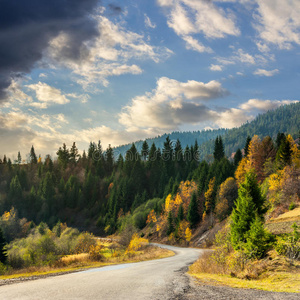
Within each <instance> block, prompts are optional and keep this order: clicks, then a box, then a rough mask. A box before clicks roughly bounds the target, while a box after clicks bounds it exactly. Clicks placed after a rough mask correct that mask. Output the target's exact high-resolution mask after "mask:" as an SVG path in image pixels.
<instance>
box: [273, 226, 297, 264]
mask: <svg viewBox="0 0 300 300" xmlns="http://www.w3.org/2000/svg"><path fill="white" fill-rule="evenodd" d="M292 228H293V232H292V233H290V234H286V235H284V236H282V237H278V238H277V241H276V244H275V250H276V251H277V253H278V254H281V255H284V256H286V257H288V258H289V259H290V260H300V232H299V231H298V229H299V226H297V224H296V223H294V224H293V226H292Z"/></svg>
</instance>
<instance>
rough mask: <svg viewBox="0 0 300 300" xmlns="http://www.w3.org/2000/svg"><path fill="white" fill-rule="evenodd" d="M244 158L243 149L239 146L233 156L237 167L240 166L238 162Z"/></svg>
mask: <svg viewBox="0 0 300 300" xmlns="http://www.w3.org/2000/svg"><path fill="white" fill-rule="evenodd" d="M242 158H243V154H242V151H241V149H240V148H238V149H237V150H236V152H235V154H234V157H233V164H234V165H235V167H237V166H238V164H239V162H240V161H241V160H242Z"/></svg>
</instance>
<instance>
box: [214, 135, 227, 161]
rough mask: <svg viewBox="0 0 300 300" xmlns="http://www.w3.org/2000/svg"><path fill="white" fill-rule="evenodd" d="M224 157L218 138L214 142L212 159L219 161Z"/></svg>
mask: <svg viewBox="0 0 300 300" xmlns="http://www.w3.org/2000/svg"><path fill="white" fill-rule="evenodd" d="M224 156H225V152H224V146H223V141H222V137H221V136H218V137H217V138H216V140H215V147H214V159H215V160H221V159H222V158H223V157H224Z"/></svg>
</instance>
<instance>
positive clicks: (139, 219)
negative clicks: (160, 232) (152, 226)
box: [133, 212, 149, 229]
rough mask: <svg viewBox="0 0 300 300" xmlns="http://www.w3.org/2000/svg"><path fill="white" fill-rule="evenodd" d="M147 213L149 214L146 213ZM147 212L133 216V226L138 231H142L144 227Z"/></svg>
mask: <svg viewBox="0 0 300 300" xmlns="http://www.w3.org/2000/svg"><path fill="white" fill-rule="evenodd" d="M148 213H149V212H148ZM148 213H147V212H138V213H136V214H134V215H133V224H134V226H135V227H137V228H138V229H143V228H144V227H145V226H146V221H147V216H148Z"/></svg>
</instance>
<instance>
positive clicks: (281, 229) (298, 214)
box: [266, 207, 300, 234]
mask: <svg viewBox="0 0 300 300" xmlns="http://www.w3.org/2000/svg"><path fill="white" fill-rule="evenodd" d="M294 223H296V224H297V225H298V226H300V207H298V208H295V209H293V210H291V211H288V212H286V213H284V214H281V215H280V216H278V217H277V218H274V219H271V220H270V221H268V222H267V224H266V228H267V229H268V230H269V231H270V232H271V233H273V234H283V233H290V232H292V231H293V229H292V225H293V224H294Z"/></svg>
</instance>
